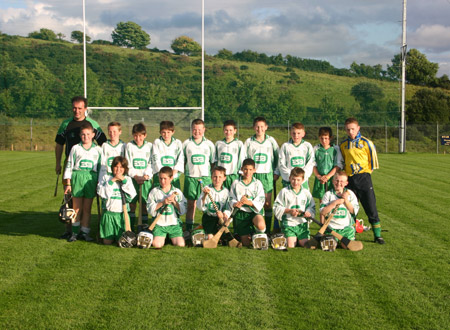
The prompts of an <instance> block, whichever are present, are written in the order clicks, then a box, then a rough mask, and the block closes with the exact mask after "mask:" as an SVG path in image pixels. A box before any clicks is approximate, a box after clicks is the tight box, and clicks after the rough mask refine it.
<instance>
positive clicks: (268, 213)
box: [244, 117, 279, 233]
mask: <svg viewBox="0 0 450 330" xmlns="http://www.w3.org/2000/svg"><path fill="white" fill-rule="evenodd" d="M268 128H269V126H268V125H267V122H266V119H265V118H264V117H256V118H255V119H254V120H253V129H254V130H255V135H253V136H252V137H250V138H248V139H247V140H246V141H245V144H244V157H245V158H251V159H253V160H254V162H255V166H256V167H255V171H256V173H255V178H256V179H258V180H259V181H261V183H262V185H263V187H264V193H265V203H264V212H265V223H266V228H267V232H268V233H270V227H271V225H272V190H273V184H274V181H276V180H278V177H279V171H278V144H277V142H276V141H275V139H274V138H273V137H271V136H269V135H267V134H266V131H267V129H268Z"/></svg>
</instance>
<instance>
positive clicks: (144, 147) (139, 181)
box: [125, 123, 153, 228]
mask: <svg viewBox="0 0 450 330" xmlns="http://www.w3.org/2000/svg"><path fill="white" fill-rule="evenodd" d="M132 134H133V141H131V142H129V143H127V146H126V148H125V158H126V159H127V161H128V164H129V165H128V166H129V168H128V175H129V176H130V177H131V178H132V179H133V184H134V188H135V189H136V191H137V192H139V186H142V199H143V201H142V205H139V207H141V208H142V212H143V214H144V216H143V218H142V221H143V222H144V223H147V222H148V218H147V209H146V208H145V203H146V200H147V196H148V193H149V192H150V190H151V188H152V176H153V171H152V144H151V143H150V142H147V141H145V138H146V137H147V130H146V128H145V125H144V124H143V123H138V124H135V125H133V129H132ZM138 195H139V193H138ZM138 199H139V198H138V196H136V197H135V198H134V199H133V200H132V201H131V203H130V210H131V211H130V222H131V228H134V223H135V220H136V213H135V212H136V202H137V201H138Z"/></svg>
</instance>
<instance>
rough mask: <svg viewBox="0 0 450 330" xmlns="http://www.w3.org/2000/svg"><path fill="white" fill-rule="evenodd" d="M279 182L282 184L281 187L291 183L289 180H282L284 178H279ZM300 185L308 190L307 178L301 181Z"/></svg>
mask: <svg viewBox="0 0 450 330" xmlns="http://www.w3.org/2000/svg"><path fill="white" fill-rule="evenodd" d="M281 183H282V184H283V188H286V187H287V186H289V185H290V184H291V183H290V182H289V181H284V180H281ZM302 187H303V188H305V189H307V190H308V191H309V184H308V180H306V181H305V182H303V183H302Z"/></svg>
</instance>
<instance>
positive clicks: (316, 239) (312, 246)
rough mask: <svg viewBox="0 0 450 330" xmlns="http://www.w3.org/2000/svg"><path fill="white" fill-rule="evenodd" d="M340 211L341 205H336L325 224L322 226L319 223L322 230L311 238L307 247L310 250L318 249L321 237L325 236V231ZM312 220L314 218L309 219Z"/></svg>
mask: <svg viewBox="0 0 450 330" xmlns="http://www.w3.org/2000/svg"><path fill="white" fill-rule="evenodd" d="M338 209H339V205H336V206H335V207H334V208H333V209H332V210H331V212H330V213H329V214H328V215H327V217H326V219H325V223H324V224H321V223H320V222H319V226H321V227H320V230H319V231H318V232H317V234H316V235H314V236H313V237H311V238H310V239H309V241H308V242H306V244H305V247H306V248H309V249H311V250H314V249H317V248H318V247H319V245H320V237H321V236H323V234H324V233H325V230H326V229H327V227H328V225H329V224H330V222H331V220H332V219H333V217H334V215H335V214H336V212H337V210H338ZM309 219H312V218H309Z"/></svg>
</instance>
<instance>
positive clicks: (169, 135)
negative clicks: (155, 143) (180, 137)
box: [159, 129, 175, 142]
mask: <svg viewBox="0 0 450 330" xmlns="http://www.w3.org/2000/svg"><path fill="white" fill-rule="evenodd" d="M173 133H175V132H174V131H172V130H170V129H163V130H161V131H160V132H159V134H161V136H162V138H163V139H164V141H166V142H168V141H171V140H172V135H173Z"/></svg>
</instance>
